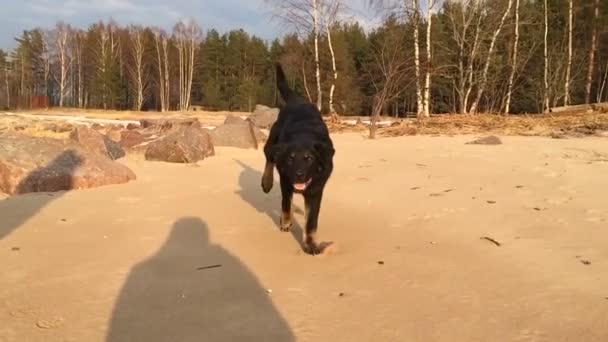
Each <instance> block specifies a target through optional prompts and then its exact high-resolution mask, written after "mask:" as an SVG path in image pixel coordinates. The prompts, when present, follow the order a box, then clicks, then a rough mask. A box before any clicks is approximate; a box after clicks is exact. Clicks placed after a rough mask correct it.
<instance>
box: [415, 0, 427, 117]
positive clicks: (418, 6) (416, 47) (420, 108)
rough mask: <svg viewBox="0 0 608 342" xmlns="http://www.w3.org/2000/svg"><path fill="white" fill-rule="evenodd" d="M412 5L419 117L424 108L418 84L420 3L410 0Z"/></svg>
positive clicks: (421, 115)
mask: <svg viewBox="0 0 608 342" xmlns="http://www.w3.org/2000/svg"><path fill="white" fill-rule="evenodd" d="M412 5H413V7H414V67H415V70H416V105H417V107H418V108H417V109H418V110H417V112H418V118H421V117H423V115H424V114H423V113H424V108H423V103H422V89H421V84H420V83H421V82H420V81H421V79H420V32H419V28H418V24H419V18H420V5H419V4H418V0H412Z"/></svg>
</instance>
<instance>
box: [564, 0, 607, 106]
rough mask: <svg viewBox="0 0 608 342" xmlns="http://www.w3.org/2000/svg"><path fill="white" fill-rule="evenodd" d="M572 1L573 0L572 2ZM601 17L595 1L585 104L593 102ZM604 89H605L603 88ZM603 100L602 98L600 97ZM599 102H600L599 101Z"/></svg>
mask: <svg viewBox="0 0 608 342" xmlns="http://www.w3.org/2000/svg"><path fill="white" fill-rule="evenodd" d="M570 1H572V0H570ZM599 17H600V0H594V1H593V29H592V32H591V47H590V48H589V66H588V67H587V83H586V84H585V103H587V104H588V103H590V102H591V83H592V82H593V69H594V67H595V55H596V54H597V26H598V19H599ZM602 89H603V87H602ZM599 98H601V96H600V97H599ZM598 102H599V100H598Z"/></svg>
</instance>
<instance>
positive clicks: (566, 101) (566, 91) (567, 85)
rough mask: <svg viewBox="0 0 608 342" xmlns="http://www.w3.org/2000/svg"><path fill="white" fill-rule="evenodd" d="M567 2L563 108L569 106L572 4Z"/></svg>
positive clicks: (571, 1) (570, 0) (569, 1)
mask: <svg viewBox="0 0 608 342" xmlns="http://www.w3.org/2000/svg"><path fill="white" fill-rule="evenodd" d="M572 3H573V0H568V62H567V65H566V81H565V84H564V106H568V105H570V73H571V71H570V70H571V68H572V11H573V9H572V5H573V4H572Z"/></svg>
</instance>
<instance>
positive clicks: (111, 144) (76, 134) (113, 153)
mask: <svg viewBox="0 0 608 342" xmlns="http://www.w3.org/2000/svg"><path fill="white" fill-rule="evenodd" d="M70 139H72V140H73V141H75V142H77V143H79V144H80V145H82V146H83V147H84V148H86V149H87V150H89V151H91V152H95V153H99V154H102V155H104V156H107V157H109V158H110V159H112V160H116V159H119V158H122V157H124V156H125V151H124V150H123V149H122V147H121V146H120V144H118V143H117V142H115V141H114V140H112V139H110V138H108V137H107V136H105V135H103V134H101V133H99V132H97V131H96V130H94V129H91V128H88V127H86V126H78V127H76V128H75V129H74V130H73V131H72V133H70Z"/></svg>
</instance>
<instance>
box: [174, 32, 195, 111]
mask: <svg viewBox="0 0 608 342" xmlns="http://www.w3.org/2000/svg"><path fill="white" fill-rule="evenodd" d="M173 35H174V37H175V43H176V46H177V52H178V59H179V88H178V89H179V109H180V110H188V108H189V107H190V98H191V95H192V78H193V76H194V69H195V64H194V62H195V60H196V59H195V56H196V53H197V51H198V49H199V46H200V42H201V39H202V30H201V28H200V27H199V26H198V24H197V23H196V22H195V21H194V20H190V21H188V22H187V23H184V22H182V21H180V22H179V23H178V24H177V25H176V26H175V28H174V30H173Z"/></svg>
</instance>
